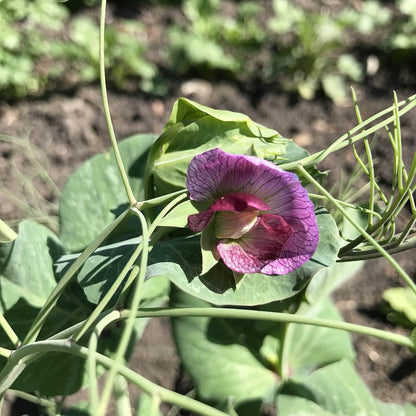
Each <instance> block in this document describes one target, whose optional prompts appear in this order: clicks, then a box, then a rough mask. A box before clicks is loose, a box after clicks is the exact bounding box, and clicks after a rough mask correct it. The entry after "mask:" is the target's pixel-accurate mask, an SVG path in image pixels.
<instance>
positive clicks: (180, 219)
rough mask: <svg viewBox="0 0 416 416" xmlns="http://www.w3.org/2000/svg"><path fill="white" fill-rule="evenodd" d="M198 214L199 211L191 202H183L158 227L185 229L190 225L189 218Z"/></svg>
mask: <svg viewBox="0 0 416 416" xmlns="http://www.w3.org/2000/svg"><path fill="white" fill-rule="evenodd" d="M197 212H198V210H197V209H196V208H195V206H194V205H193V204H192V202H191V201H190V200H188V201H185V202H182V203H181V204H179V205H177V206H176V207H175V208H173V209H172V211H170V212H169V213H168V214H167V215H166V216H165V217H163V219H162V221H161V222H160V223H159V224H158V226H159V227H178V228H184V227H186V226H187V224H188V216H189V215H192V214H196V213H197Z"/></svg>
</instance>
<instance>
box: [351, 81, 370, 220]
mask: <svg viewBox="0 0 416 416" xmlns="http://www.w3.org/2000/svg"><path fill="white" fill-rule="evenodd" d="M351 91H352V99H353V102H354V108H355V114H356V116H357V120H358V123H359V124H362V123H363V119H362V118H361V113H360V109H359V107H358V102H357V97H356V95H355V90H354V88H351ZM363 132H365V129H364V128H363ZM363 142H364V147H365V152H366V155H367V161H368V169H367V168H366V167H365V165H364V164H362V166H363V170H364V171H365V173H366V175H368V179H369V181H370V197H369V202H368V207H369V210H370V213H369V215H368V226H369V227H370V226H372V225H373V214H372V212H373V211H374V189H375V183H376V182H375V178H374V163H373V157H372V154H371V147H370V144H369V143H368V137H364V139H363ZM353 147H354V154H355V155H356V158H357V160H358V161H359V162H361V159H360V157H359V155H358V153H357V151H356V149H355V146H353Z"/></svg>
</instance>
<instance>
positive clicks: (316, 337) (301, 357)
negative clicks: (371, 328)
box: [282, 298, 355, 378]
mask: <svg viewBox="0 0 416 416" xmlns="http://www.w3.org/2000/svg"><path fill="white" fill-rule="evenodd" d="M296 315H302V316H307V317H319V318H325V319H331V320H334V321H342V317H341V315H340V313H339V312H338V310H337V309H336V307H335V306H334V304H333V302H332V301H331V300H330V299H329V298H326V299H324V300H321V301H320V302H318V303H317V304H315V305H313V306H310V305H308V304H307V303H305V302H304V303H302V304H301V306H300V308H299V310H298V311H297V312H296ZM354 357H355V353H354V348H353V346H352V342H351V337H350V335H349V334H348V333H347V332H345V331H338V330H336V329H331V328H325V327H316V326H311V325H301V324H290V325H289V326H288V329H287V331H286V336H285V337H284V346H283V360H284V362H283V366H282V367H283V370H284V371H285V372H286V374H285V375H283V376H284V377H285V378H287V377H289V376H291V377H295V378H296V377H297V376H299V375H302V374H308V373H310V372H311V371H312V370H315V369H316V368H318V367H322V366H323V365H325V364H328V363H331V362H335V361H338V360H341V359H349V360H351V361H352V360H353V359H354Z"/></svg>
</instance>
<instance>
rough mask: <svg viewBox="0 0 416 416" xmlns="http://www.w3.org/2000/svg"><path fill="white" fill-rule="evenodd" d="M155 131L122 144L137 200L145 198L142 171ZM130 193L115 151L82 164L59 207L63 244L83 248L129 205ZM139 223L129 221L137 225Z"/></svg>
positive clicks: (70, 182)
mask: <svg viewBox="0 0 416 416" xmlns="http://www.w3.org/2000/svg"><path fill="white" fill-rule="evenodd" d="M154 140H155V136H154V135H152V134H147V135H136V136H133V137H130V138H128V139H126V140H123V141H121V142H120V143H119V148H120V153H121V157H122V159H123V162H124V166H125V168H126V171H127V174H128V176H129V181H130V185H131V187H132V190H133V193H134V195H135V197H136V199H137V200H143V199H144V185H143V174H144V168H145V163H146V158H147V151H148V149H149V147H150V146H151V145H152V143H153V141H154ZM127 203H128V200H127V196H126V193H125V190H124V186H123V183H122V181H121V178H120V173H119V171H118V167H117V164H116V162H115V158H114V155H113V152H112V151H109V152H107V153H103V154H100V155H97V156H95V157H93V158H92V159H90V160H88V161H87V162H85V163H84V164H83V165H81V167H79V168H78V169H77V170H76V171H75V172H74V173H73V174H72V176H71V177H70V178H69V179H68V182H67V183H66V185H65V186H64V189H63V191H62V196H61V200H60V206H59V220H60V226H61V230H60V239H61V241H62V244H63V245H64V247H65V248H66V249H67V250H68V251H70V252H75V251H79V250H82V249H83V248H85V247H86V246H87V244H88V243H90V242H91V241H92V240H93V239H94V238H95V237H96V236H97V235H98V234H99V233H100V232H101V231H102V230H103V229H104V228H105V227H106V226H107V225H108V224H109V223H110V222H111V221H112V220H114V219H115V218H116V217H117V216H118V215H119V214H121V213H122V211H124V209H125V208H127V206H128V205H127ZM135 224H137V222H134V223H133V224H130V227H128V228H127V230H125V232H127V231H130V232H131V231H132V229H131V227H134V226H136V227H138V226H137V225H135Z"/></svg>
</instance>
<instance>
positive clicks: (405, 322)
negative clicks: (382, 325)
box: [383, 287, 416, 328]
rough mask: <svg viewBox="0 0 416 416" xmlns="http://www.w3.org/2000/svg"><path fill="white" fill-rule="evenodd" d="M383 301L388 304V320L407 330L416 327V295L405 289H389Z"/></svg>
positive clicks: (384, 294)
mask: <svg viewBox="0 0 416 416" xmlns="http://www.w3.org/2000/svg"><path fill="white" fill-rule="evenodd" d="M383 299H384V300H385V301H386V302H387V303H388V305H389V307H388V308H386V312H387V319H388V320H389V321H391V322H394V323H397V324H399V325H402V326H404V327H407V328H414V327H415V326H416V295H415V294H414V293H413V292H412V291H411V290H410V288H405V287H395V288H390V289H387V290H386V291H385V292H384V293H383Z"/></svg>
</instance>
